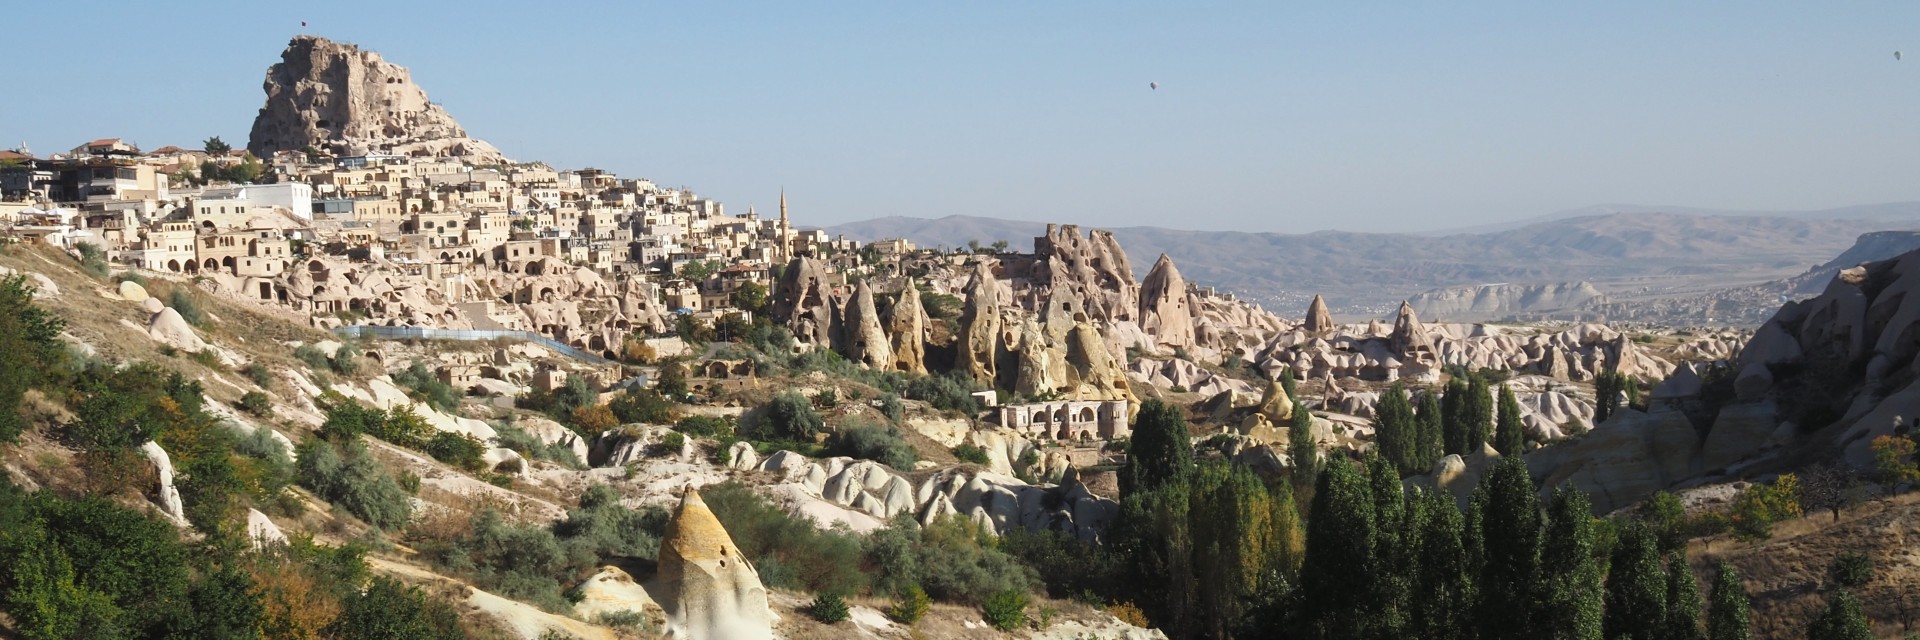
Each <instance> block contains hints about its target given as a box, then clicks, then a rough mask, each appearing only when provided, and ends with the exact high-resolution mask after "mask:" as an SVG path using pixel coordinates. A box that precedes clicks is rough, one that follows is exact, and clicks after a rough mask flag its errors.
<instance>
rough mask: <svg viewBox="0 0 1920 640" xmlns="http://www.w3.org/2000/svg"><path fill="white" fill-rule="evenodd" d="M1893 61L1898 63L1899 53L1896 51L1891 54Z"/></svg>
mask: <svg viewBox="0 0 1920 640" xmlns="http://www.w3.org/2000/svg"><path fill="white" fill-rule="evenodd" d="M1893 59H1894V60H1895V61H1899V60H1900V52H1898V51H1895V52H1893Z"/></svg>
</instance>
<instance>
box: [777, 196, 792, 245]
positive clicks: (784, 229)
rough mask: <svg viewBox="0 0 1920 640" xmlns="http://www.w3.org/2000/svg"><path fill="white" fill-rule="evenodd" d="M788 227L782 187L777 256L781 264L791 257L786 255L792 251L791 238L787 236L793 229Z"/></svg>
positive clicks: (785, 201) (785, 197) (785, 202)
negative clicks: (778, 252) (778, 251)
mask: <svg viewBox="0 0 1920 640" xmlns="http://www.w3.org/2000/svg"><path fill="white" fill-rule="evenodd" d="M788 225H789V222H788V221H787V190H786V188H785V187H782V188H781V189H780V254H779V255H780V260H781V261H782V262H785V261H786V260H787V258H789V257H791V256H788V255H787V254H788V253H790V252H792V251H793V238H792V237H790V236H789V235H788V233H789V231H790V230H791V229H792V228H793V227H791V226H788Z"/></svg>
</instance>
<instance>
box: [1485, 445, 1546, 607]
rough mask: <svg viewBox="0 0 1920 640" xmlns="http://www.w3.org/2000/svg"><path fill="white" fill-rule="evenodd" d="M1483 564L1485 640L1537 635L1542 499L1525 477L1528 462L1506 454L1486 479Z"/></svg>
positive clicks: (1529, 478) (1530, 480)
mask: <svg viewBox="0 0 1920 640" xmlns="http://www.w3.org/2000/svg"><path fill="white" fill-rule="evenodd" d="M1482 486H1484V487H1485V488H1486V508H1485V509H1484V510H1482V516H1481V517H1482V521H1481V523H1480V527H1481V531H1482V534H1481V535H1482V536H1483V538H1482V540H1481V543H1482V545H1483V547H1482V552H1483V553H1484V557H1485V559H1486V560H1485V562H1486V564H1485V566H1484V567H1482V568H1481V570H1480V580H1479V581H1478V582H1477V583H1476V584H1478V585H1479V588H1480V606H1479V611H1480V613H1479V622H1480V625H1479V627H1480V637H1481V639H1482V640H1504V639H1509V638H1511V639H1513V640H1521V639H1530V638H1537V637H1539V634H1538V633H1537V632H1536V631H1535V628H1534V624H1533V621H1532V618H1533V611H1531V610H1530V608H1529V607H1528V604H1527V603H1532V602H1535V601H1536V593H1535V592H1536V589H1537V587H1536V585H1537V584H1538V582H1539V579H1540V501H1539V498H1538V497H1536V496H1535V494H1534V491H1533V479H1532V478H1531V477H1530V476H1528V475H1527V464H1526V461H1524V460H1521V459H1519V458H1505V459H1502V460H1500V461H1499V462H1497V463H1495V464H1494V465H1493V469H1492V471H1491V473H1489V474H1488V475H1487V477H1486V479H1485V480H1483V481H1482Z"/></svg>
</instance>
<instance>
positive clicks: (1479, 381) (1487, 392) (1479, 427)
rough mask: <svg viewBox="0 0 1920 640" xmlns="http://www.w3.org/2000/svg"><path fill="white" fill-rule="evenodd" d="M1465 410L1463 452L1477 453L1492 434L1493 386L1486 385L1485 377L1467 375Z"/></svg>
mask: <svg viewBox="0 0 1920 640" xmlns="http://www.w3.org/2000/svg"><path fill="white" fill-rule="evenodd" d="M1466 411H1467V448H1466V451H1465V453H1477V452H1479V451H1481V450H1482V449H1484V448H1485V447H1486V445H1487V442H1488V439H1489V438H1491V437H1492V436H1493V387H1490V386H1488V385H1487V379H1486V378H1485V377H1482V376H1469V380H1468V381H1467V409H1466ZM1465 453H1463V454H1462V455H1465Z"/></svg>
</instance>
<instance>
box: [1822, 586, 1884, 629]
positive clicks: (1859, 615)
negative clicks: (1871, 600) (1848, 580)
mask: <svg viewBox="0 0 1920 640" xmlns="http://www.w3.org/2000/svg"><path fill="white" fill-rule="evenodd" d="M1807 640H1873V625H1872V624H1871V623H1869V622H1868V621H1867V614H1866V612H1865V611H1862V610H1861V609H1860V601H1859V600H1858V599H1855V598H1854V597H1853V594H1851V593H1847V590H1846V589H1841V590H1839V591H1835V592H1833V597H1831V598H1828V599H1827V608H1826V609H1825V610H1823V611H1821V612H1820V616H1819V617H1817V618H1814V619H1813V624H1811V625H1809V626H1808V627H1807Z"/></svg>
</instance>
